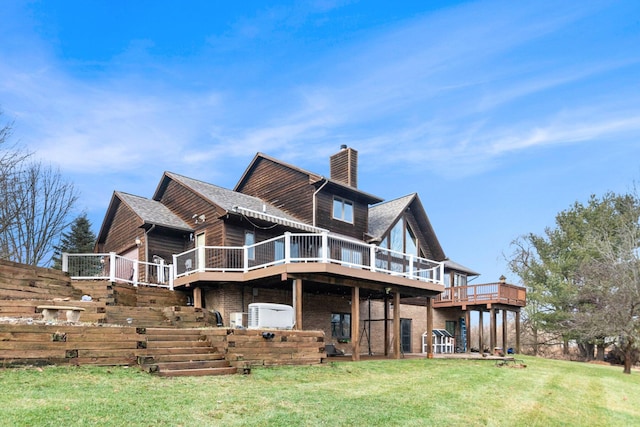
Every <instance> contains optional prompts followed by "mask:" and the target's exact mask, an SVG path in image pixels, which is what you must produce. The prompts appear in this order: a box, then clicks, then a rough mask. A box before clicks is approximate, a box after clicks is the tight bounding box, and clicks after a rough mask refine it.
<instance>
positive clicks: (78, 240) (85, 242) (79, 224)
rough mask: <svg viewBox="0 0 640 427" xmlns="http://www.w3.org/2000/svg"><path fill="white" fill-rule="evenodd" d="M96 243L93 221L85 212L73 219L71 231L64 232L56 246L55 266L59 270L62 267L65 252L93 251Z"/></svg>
mask: <svg viewBox="0 0 640 427" xmlns="http://www.w3.org/2000/svg"><path fill="white" fill-rule="evenodd" d="M95 243H96V235H95V234H94V232H93V231H91V221H89V219H88V218H87V214H86V213H83V214H81V215H79V216H78V217H77V218H76V219H75V220H73V222H72V223H71V229H70V231H68V232H65V233H62V238H61V239H60V244H59V245H58V246H56V247H55V255H54V256H53V268H56V269H58V270H60V269H61V268H62V253H63V252H67V253H71V254H86V253H93V247H94V246H95Z"/></svg>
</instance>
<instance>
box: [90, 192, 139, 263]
mask: <svg viewBox="0 0 640 427" xmlns="http://www.w3.org/2000/svg"><path fill="white" fill-rule="evenodd" d="M141 225H142V220H140V218H139V217H138V216H137V215H136V214H135V213H133V212H132V211H131V209H129V208H128V207H127V206H126V205H125V204H124V203H119V204H118V207H117V208H116V213H115V215H114V218H113V221H112V222H111V226H110V228H109V232H108V233H107V235H106V239H105V241H104V243H103V244H102V245H100V247H99V248H98V249H99V251H100V252H116V253H122V252H125V251H127V250H130V249H131V248H132V247H134V246H135V240H136V237H140V238H142V236H143V234H144V232H143V231H142V229H141V228H140V226H141Z"/></svg>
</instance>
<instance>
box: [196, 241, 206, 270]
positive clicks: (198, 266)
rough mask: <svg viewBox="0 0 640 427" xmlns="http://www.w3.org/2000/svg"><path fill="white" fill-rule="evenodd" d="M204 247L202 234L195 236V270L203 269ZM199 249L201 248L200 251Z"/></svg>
mask: <svg viewBox="0 0 640 427" xmlns="http://www.w3.org/2000/svg"><path fill="white" fill-rule="evenodd" d="M204 246H205V239H204V233H200V234H196V249H197V250H196V254H197V255H196V256H197V259H196V260H197V262H196V269H197V270H200V269H203V268H204V267H205V264H204V261H205V255H204ZM199 248H202V249H199Z"/></svg>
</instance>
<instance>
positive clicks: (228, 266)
mask: <svg viewBox="0 0 640 427" xmlns="http://www.w3.org/2000/svg"><path fill="white" fill-rule="evenodd" d="M290 263H333V264H340V265H343V266H347V267H352V268H361V269H366V270H370V271H374V272H380V273H386V274H390V275H393V276H400V277H405V278H408V279H412V280H419V281H423V282H431V283H437V284H440V285H442V284H443V277H444V264H443V263H441V262H437V261H432V260H429V259H425V258H420V257H417V256H415V255H409V254H405V253H402V252H396V251H392V250H390V249H386V248H382V247H379V246H376V245H370V244H366V243H364V242H358V241H355V240H351V239H348V238H344V237H339V236H333V235H330V234H329V233H302V234H292V233H285V234H284V235H283V236H278V237H275V238H273V239H269V240H265V241H263V242H260V243H256V244H253V245H248V246H201V247H198V248H194V249H191V250H188V251H186V252H183V253H180V254H177V255H174V256H173V265H174V267H175V268H174V273H175V277H176V278H177V277H182V276H186V275H188V274H191V273H194V272H245V273H246V272H248V271H251V270H255V269H258V268H265V267H269V266H272V265H277V264H290Z"/></svg>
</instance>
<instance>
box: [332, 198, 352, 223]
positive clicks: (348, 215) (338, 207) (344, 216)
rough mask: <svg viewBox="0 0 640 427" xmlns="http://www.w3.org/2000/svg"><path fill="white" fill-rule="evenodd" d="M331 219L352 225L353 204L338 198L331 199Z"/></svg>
mask: <svg viewBox="0 0 640 427" xmlns="http://www.w3.org/2000/svg"><path fill="white" fill-rule="evenodd" d="M333 218H334V219H339V220H340V221H345V222H349V223H351V224H353V202H352V201H350V200H346V199H341V198H340V197H334V198H333Z"/></svg>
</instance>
